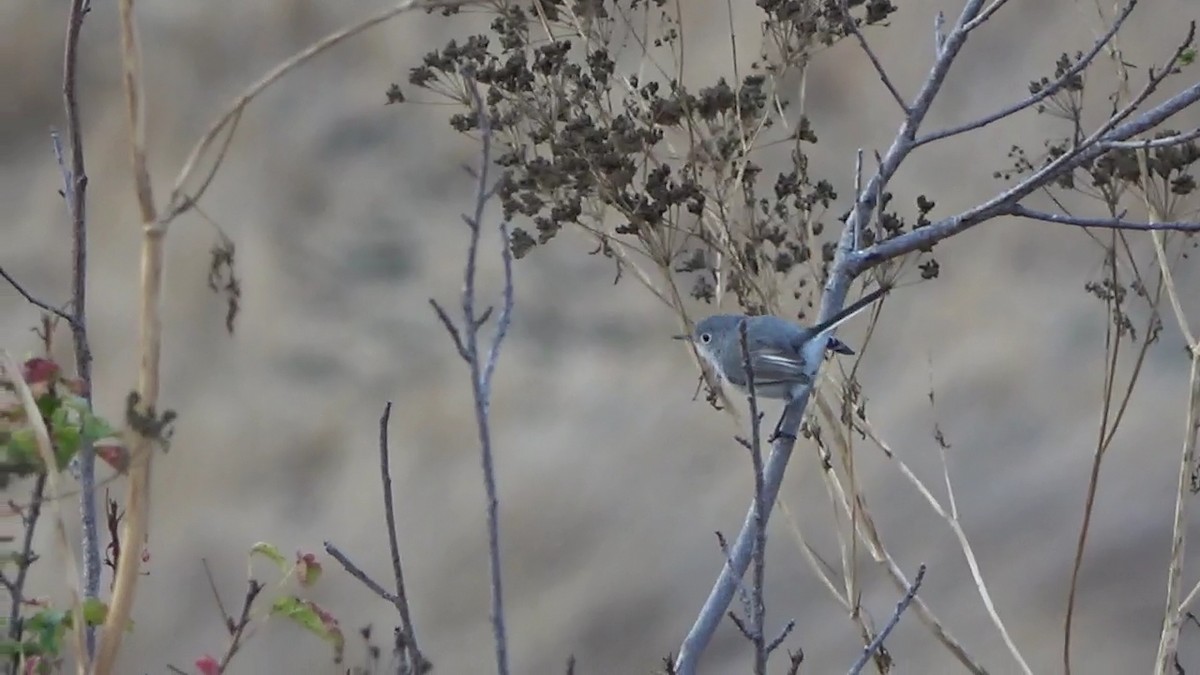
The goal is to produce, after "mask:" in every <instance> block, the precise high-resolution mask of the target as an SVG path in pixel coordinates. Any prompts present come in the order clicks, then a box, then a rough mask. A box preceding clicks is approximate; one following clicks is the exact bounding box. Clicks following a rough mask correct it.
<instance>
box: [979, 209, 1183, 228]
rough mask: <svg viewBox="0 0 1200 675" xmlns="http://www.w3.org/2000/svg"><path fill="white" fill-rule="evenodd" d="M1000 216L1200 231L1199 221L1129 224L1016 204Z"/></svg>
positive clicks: (1107, 226)
mask: <svg viewBox="0 0 1200 675" xmlns="http://www.w3.org/2000/svg"><path fill="white" fill-rule="evenodd" d="M1000 215H1008V216H1017V217H1020V218H1032V219H1033V220H1044V221H1046V222H1048V223H1058V224H1061V225H1075V226H1077V227H1099V228H1104V229H1108V230H1141V231H1143V232H1160V231H1164V230H1170V231H1178V232H1197V231H1200V222H1197V221H1173V222H1166V223H1161V222H1138V223H1134V222H1129V221H1127V220H1124V219H1123V218H1122V217H1117V218H1084V217H1082V216H1071V215H1067V214H1063V213H1049V212H1047V211H1035V210H1034V209H1030V208H1026V207H1024V206H1022V205H1020V204H1014V205H1012V206H1010V207H1008V208H1006V209H1005V210H1004V211H1003V212H1002V213H1001V214H1000Z"/></svg>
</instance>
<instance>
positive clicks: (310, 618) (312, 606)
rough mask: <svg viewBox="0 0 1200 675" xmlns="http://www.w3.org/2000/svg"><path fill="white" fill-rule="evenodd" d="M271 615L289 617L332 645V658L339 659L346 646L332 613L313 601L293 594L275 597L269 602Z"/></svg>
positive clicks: (340, 629)
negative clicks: (273, 600)
mask: <svg viewBox="0 0 1200 675" xmlns="http://www.w3.org/2000/svg"><path fill="white" fill-rule="evenodd" d="M271 616H282V617H285V618H287V619H290V620H291V621H293V622H294V623H296V624H298V625H299V626H301V627H302V628H304V629H305V630H307V631H308V632H310V633H312V634H313V635H316V636H317V637H319V638H321V639H322V640H324V641H326V642H328V643H329V644H330V645H332V646H333V652H334V660H335V661H340V660H341V655H342V651H343V650H344V649H345V646H346V638H345V636H343V635H342V628H341V626H340V625H339V624H338V620H337V619H335V618H334V617H333V615H332V614H330V613H329V612H326V611H325V610H323V609H321V607H320V606H318V605H317V604H316V603H315V602H313V601H311V600H304V599H301V598H297V597H296V596H294V595H288V596H283V597H280V598H277V599H276V600H275V602H273V603H271Z"/></svg>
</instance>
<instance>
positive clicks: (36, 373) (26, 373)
mask: <svg viewBox="0 0 1200 675" xmlns="http://www.w3.org/2000/svg"><path fill="white" fill-rule="evenodd" d="M21 370H22V376H23V377H24V378H25V381H26V382H28V383H29V385H30V386H33V385H35V384H42V383H46V382H51V381H52V380H54V378H56V377H58V372H59V368H58V364H57V363H55V362H53V361H51V360H50V359H43V358H40V357H35V358H32V359H29V360H28V361H26V362H25V363H24V367H23V368H22V369H21Z"/></svg>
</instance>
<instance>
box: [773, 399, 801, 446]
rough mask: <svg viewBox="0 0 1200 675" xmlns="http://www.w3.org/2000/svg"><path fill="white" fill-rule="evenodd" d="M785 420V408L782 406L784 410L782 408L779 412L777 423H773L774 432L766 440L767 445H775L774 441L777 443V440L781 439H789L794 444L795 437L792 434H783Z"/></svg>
mask: <svg viewBox="0 0 1200 675" xmlns="http://www.w3.org/2000/svg"><path fill="white" fill-rule="evenodd" d="M786 418H787V406H784V408H783V412H781V413H780V414H779V421H778V422H776V423H775V430H774V431H772V432H771V436H770V438H768V439H767V442H768V443H772V444H773V443H775V441H777V440H779V439H781V438H788V439H791V441H792V442H793V443H795V442H796V436H795V435H793V434H785V433H784V432H783V420H784V419H786Z"/></svg>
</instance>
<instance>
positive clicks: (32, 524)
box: [0, 471, 48, 672]
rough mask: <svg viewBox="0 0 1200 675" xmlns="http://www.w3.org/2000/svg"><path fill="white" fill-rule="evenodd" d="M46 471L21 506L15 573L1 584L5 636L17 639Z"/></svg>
mask: <svg viewBox="0 0 1200 675" xmlns="http://www.w3.org/2000/svg"><path fill="white" fill-rule="evenodd" d="M47 475H48V474H47V472H45V471H43V472H42V473H39V474H38V476H37V478H36V479H34V481H33V494H32V495H31V496H30V498H29V505H28V506H26V507H25V508H24V509H22V510H21V526H22V527H23V528H24V529H25V533H24V535H23V536H22V539H21V551H20V553H18V554H17V555H18V556H20V557H19V558H16V559H15V561H14V562H15V564H16V567H17V575H16V578H14V579H11V580H9V579H7V578H5V583H4V587H5V590H7V591H8V600H9V603H10V604H9V608H8V639H9V640H11V641H13V642H17V641H19V640H20V639H21V634H22V632H23V630H24V621H22V618H21V607H22V605H23V604H24V602H25V580H26V579H27V578H28V576H29V566H30V565H32V564H33V561H34V560H35V559H36V558H37V556H35V555H34V553H33V535H34V532H35V531H36V530H37V524H38V519H39V518H40V517H41V515H42V503H43V502H44V496H45V493H46V476H47ZM0 576H3V571H2V570H0ZM19 661H20V655H18V654H13V656H12V670H13V672H16V671H17V666H18V665H19Z"/></svg>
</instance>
